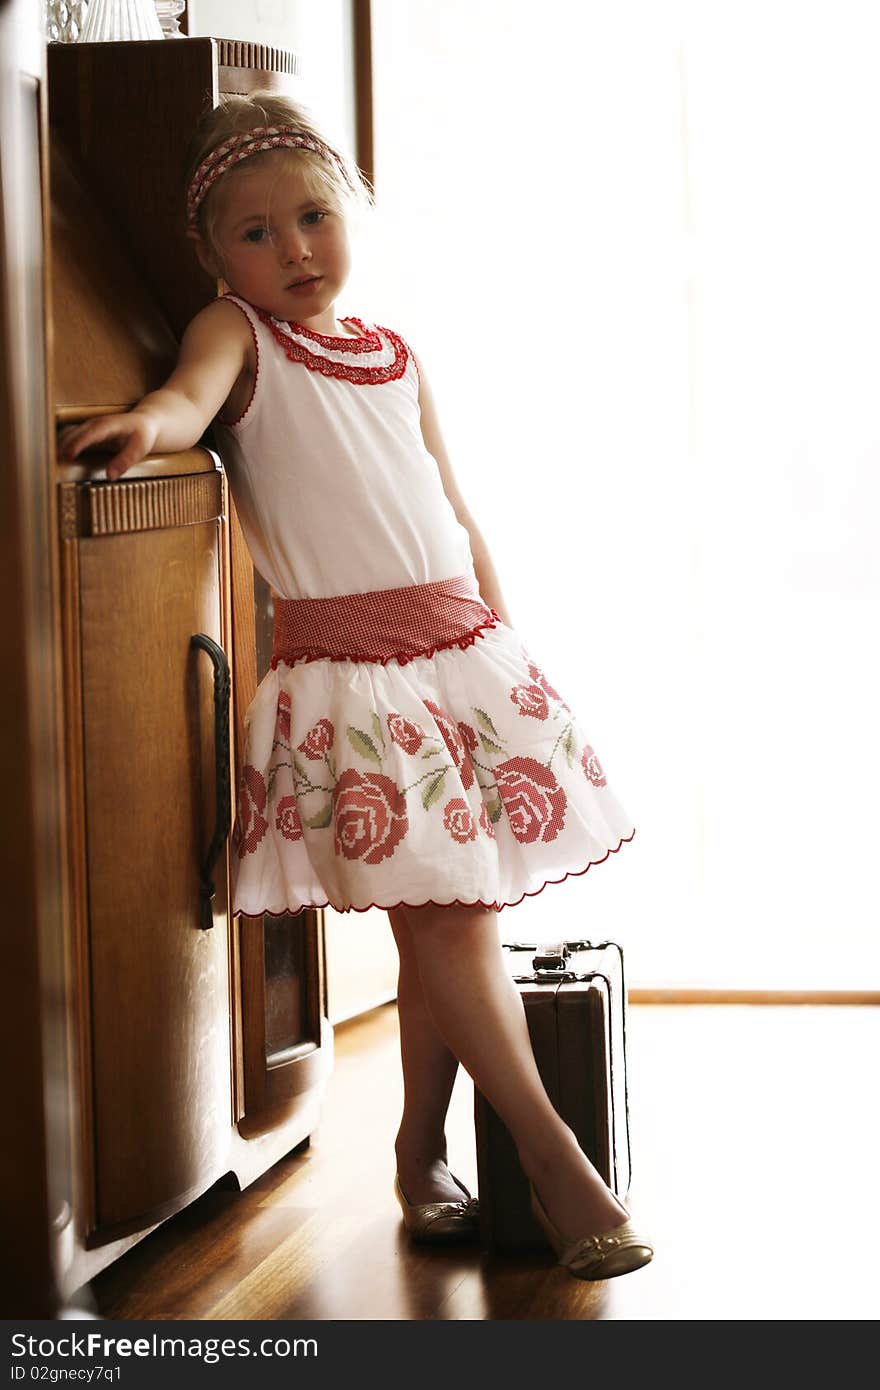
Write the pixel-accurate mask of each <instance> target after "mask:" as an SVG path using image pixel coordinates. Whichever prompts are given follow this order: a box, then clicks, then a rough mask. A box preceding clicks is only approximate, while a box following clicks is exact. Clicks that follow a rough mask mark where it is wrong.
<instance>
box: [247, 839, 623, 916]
mask: <svg viewBox="0 0 880 1390" xmlns="http://www.w3.org/2000/svg"><path fill="white" fill-rule="evenodd" d="M635 833H636V832H635V828H633V831H632V834H630V835H624V836H622V837H621V839H620V842H619V843H618V844H616V845H615V846H614V848H613V849H609V850H608V852H607V854H603V856H602V858H601V859H592V860H591V861H590V863H589V864H587V866H586V868H583V869H569V870H568V871H567V872H566V873H564V874H563V875H562V878H548V879H546V880H545V882H544V883H542V884H541V886H540V888H534V889H532V890H528V889H527V890H526V891H525V892H524V893H523V894H522V896H521V897H519V898H514V900H513V901H512V902H503V903H502V902H484V901H483V899H482V898H475V899H474V900H473V902H463V901H462V900H461V899H460V898H452V899H451V900H450V901H449V902H442V903H439V902H435V901H434V899H433V898H428V899H427V900H426V901H425V902H421V903H408V902H397V903H366V904H365V905H364V906H363V907H356V906H355V905H354V904H353V903H352V904H349V905H348V906H340V905H339V904H337V903H334V902H330V900H329V899H328V900H327V901H326V902H322V903H301V904H300V906H299V907H280V908H272V907H263V908H256V909H254V910H253V911H250V910H248V909H247V908H244V907H236V908H235V909H234V911H233V913H232V916H233V917H288V916H289V917H296V916H298V914H299V913H300V912H307V911H309V909H315V908H319V907H321V908H323V907H332V908H333V911H334V912H370V911H371V910H372V909H373V908H378V909H380V910H381V911H382V912H392V911H394V910H395V908H398V907H412V908H420V907H483V908H486V909H487V910H494V911H495V912H501V910H502V909H503V908H505V907H518V906H519V904H520V903H521V902H525V900H526V898H537V897H538V895H539V894H540V893H543V891H544V889H545V888H548V887H549V886H550V885H551V884H553V883H564V882H565V881H566V879H569V878H582V877H583V875H584V874H585V873H586V872H587V871H588V870H589V869H593V868H595V866H596V865H597V864H604V863H605V860H606V859H608V858H609V856H610V855H612V854H617V853H618V851H619V850H620V849H621V848H622V847H623V846H624V845H628V844H630V843H631V841H632V840H633V839H634V837H635Z"/></svg>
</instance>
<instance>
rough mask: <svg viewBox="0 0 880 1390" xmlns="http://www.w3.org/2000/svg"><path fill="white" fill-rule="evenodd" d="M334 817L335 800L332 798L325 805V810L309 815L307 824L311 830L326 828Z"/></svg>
mask: <svg viewBox="0 0 880 1390" xmlns="http://www.w3.org/2000/svg"><path fill="white" fill-rule="evenodd" d="M332 819H333V800H332V798H331V799H330V800H329V801H328V802H327V804H326V805H325V806H324V808H323V810H321V811H316V813H315V814H314V815H313V816H309V818H308V820H307V821H306V822H305V824H306V825H307V826H308V827H309V829H310V830H326V829H327V826H328V825H329V824H330V822H331V821H332Z"/></svg>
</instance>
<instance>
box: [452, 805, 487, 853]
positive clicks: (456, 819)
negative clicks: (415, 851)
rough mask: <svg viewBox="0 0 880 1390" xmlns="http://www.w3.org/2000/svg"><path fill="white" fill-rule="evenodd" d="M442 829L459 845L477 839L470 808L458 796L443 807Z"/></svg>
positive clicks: (475, 825) (474, 822) (475, 826)
mask: <svg viewBox="0 0 880 1390" xmlns="http://www.w3.org/2000/svg"><path fill="white" fill-rule="evenodd" d="M484 809H485V808H484ZM443 828H444V829H445V830H448V831H449V833H450V835H451V836H452V838H453V840H457V841H458V843H459V844H460V845H463V844H465V843H466V842H467V841H468V840H475V839H476V838H477V824H476V821H475V820H474V818H473V815H472V813H471V808H470V806H468V804H467V802H466V801H464V800H463V799H462V798H461V797H460V796H458V797H455V798H453V800H452V801H447V803H446V805H445V806H444V807H443Z"/></svg>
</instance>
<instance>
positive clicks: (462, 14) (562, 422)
mask: <svg viewBox="0 0 880 1390" xmlns="http://www.w3.org/2000/svg"><path fill="white" fill-rule="evenodd" d="M373 15H374V53H373V65H374V66H373V72H374V91H375V141H376V160H375V162H376V179H377V189H378V195H379V203H380V208H379V213H378V215H377V219H376V224H375V226H374V228H373V230H372V232H371V233H370V234H369V242H368V244H365V245H364V246H363V247H362V248H361V252H362V256H363V257H365V259H363V260H362V262H361V267H360V269H359V271H358V279H357V280H356V281H355V282H354V283H353V286H352V295H351V296H350V303H351V305H352V306H355V305H356V306H357V307H353V308H352V311H353V312H358V313H362V314H363V315H364V316H373V317H374V318H376V319H378V321H379V322H380V323H381V322H384V323H387V324H390V325H391V326H396V327H398V328H399V329H400V330H401V331H402V332H403V333H404V335H405V336H408V337H409V338H410V339H411V341H412V342H413V344H414V346H415V347H416V349H417V350H418V351H419V352H420V355H421V356H422V357H423V359H424V362H425V365H426V368H427V370H428V371H429V373H430V375H431V377H432V381H433V385H434V389H435V394H436V396H437V398H438V401H439V404H440V408H441V419H442V420H443V422H444V427H445V433H446V437H447V443H448V444H449V446H450V451H451V454H452V458H453V463H454V466H455V469H456V473H457V476H458V478H459V482H460V484H461V487H462V490H463V492H464V495H465V497H466V498H467V499H468V502H469V504H470V506H471V509H472V510H473V512H474V514H475V516H476V517H477V520H478V522H479V524H480V526H481V529H482V530H483V532H484V534H485V535H486V538H487V540H488V542H489V544H490V547H491V548H492V552H493V555H494V557H495V560H496V565H497V568H498V571H499V575H500V578H501V583H502V587H503V590H504V594H505V597H506V599H507V602H508V604H509V606H510V609H511V614H512V617H513V621H514V624H515V626H516V627H517V628H518V629H519V630H520V631H521V632H522V634H523V637H524V639H525V640H526V641H527V643H528V645H529V646H530V647H531V648H532V650H533V651H534V653H535V655H536V657H538V659H539V660H540V662H541V664H542V665H543V667H544V669H545V670H546V672H547V674H548V677H549V679H550V680H551V681H552V683H553V684H554V685H555V686H556V687H557V688H558V689H559V690H560V691H561V692H562V693H563V695H564V697H565V698H566V699H567V700H568V701H569V703H570V704H571V705H572V706H573V708H574V709H575V711H576V713H577V715H578V719H579V722H580V724H581V726H582V727H583V729H584V731H585V733H586V734H587V735H588V736H589V738H590V740H591V742H593V744H594V746H595V748H596V750H597V752H598V753H599V756H600V758H601V759H602V761H603V763H604V765H605V768H606V771H607V773H608V777H609V781H610V782H611V783H612V784H613V785H614V788H615V790H616V792H617V794H618V795H619V797H620V799H621V800H622V802H623V804H624V806H625V807H626V809H627V810H628V811H629V812H630V814H631V815H632V818H633V821H634V823H635V825H636V827H637V833H636V837H635V839H634V840H633V842H632V843H631V844H628V845H624V846H623V847H622V849H621V851H620V853H619V854H618V855H612V856H611V857H610V858H609V859H608V860H607V861H606V862H605V863H603V864H601V865H597V866H596V867H594V868H592V869H591V870H590V871H589V873H587V874H585V875H583V876H582V877H579V878H571V879H569V880H567V881H566V882H565V883H564V884H560V885H556V886H551V887H548V888H547V890H546V891H545V892H544V893H542V894H540V895H539V896H537V897H535V898H532V899H528V900H527V901H526V902H525V903H522V904H520V905H519V906H517V907H513V908H509V909H505V911H504V912H503V913H502V914H501V919H502V927H503V934H504V937H505V939H525V940H528V939H529V938H530V937H532V936H536V937H538V938H539V939H544V940H547V939H552V938H554V937H557V936H562V935H568V936H573V935H574V936H576V935H580V934H584V935H591V936H592V937H593V938H594V939H598V940H602V939H604V938H606V937H611V938H613V939H615V940H619V941H621V942H623V943H624V945H625V947H626V949H627V959H628V965H629V981H628V983H630V984H631V985H635V986H639V985H707V986H722V985H729V986H734V987H735V986H753V987H757V988H760V987H767V988H770V987H780V988H786V987H788V988H820V989H821V988H855V987H859V986H869V985H874V986H876V985H877V964H878V953H877V948H876V940H877V918H878V910H877V909H878V888H877V884H876V874H875V865H876V863H877V853H876V843H877V840H878V812H877V795H876V788H877V786H878V783H880V736H878V732H877V728H878V720H877V713H876V712H877V709H878V705H880V699H878V696H880V681H878V674H877V661H876V646H877V632H878V629H880V605H878V597H880V558H878V556H880V550H878V546H877V543H876V530H877V520H876V518H877V515H878V510H880V489H878V482H877V478H878V472H877V463H878V457H880V425H878V420H877V411H876V404H875V402H876V398H877V382H878V380H880V360H878V359H880V335H878V332H877V324H878V322H880V269H878V266H880V262H878V257H877V249H876V248H877V246H878V244H880V195H878V180H877V177H876V175H875V173H874V168H875V164H876V159H875V146H876V131H877V129H878V128H880V87H878V84H877V81H876V66H877V54H878V51H880V42H878V41H880V17H878V15H877V11H876V8H875V7H874V6H872V5H846V4H845V5H843V6H842V7H841V6H837V7H835V9H834V11H833V15H834V22H833V24H832V23H831V15H832V11H831V8H830V7H816V8H813V7H800V6H795V5H789V4H781V3H773V0H769V2H768V0H763V3H760V4H754V3H745V4H743V3H740V4H738V5H736V6H716V5H712V6H706V5H697V4H694V5H688V4H682V5H675V4H664V3H659V4H641V5H639V4H628V5H626V6H616V5H614V6H613V5H608V4H605V3H603V4H596V3H581V4H579V5H572V4H570V3H568V0H544V3H542V4H541V5H534V4H531V3H524V2H523V0H479V3H476V4H475V3H473V0H443V3H442V4H439V3H438V4H429V3H419V4H412V3H410V0H373ZM347 302H349V301H347Z"/></svg>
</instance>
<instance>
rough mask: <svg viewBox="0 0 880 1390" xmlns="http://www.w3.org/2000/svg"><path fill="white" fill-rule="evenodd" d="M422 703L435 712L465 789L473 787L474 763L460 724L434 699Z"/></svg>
mask: <svg viewBox="0 0 880 1390" xmlns="http://www.w3.org/2000/svg"><path fill="white" fill-rule="evenodd" d="M422 703H423V704H424V706H425V708H426V709H429V710H430V711H431V713H432V714H433V716H434V720H435V723H436V724H437V727H438V728H439V730H440V733H441V734H442V735H443V742H444V743H445V744H446V747H447V748H448V749H449V754H450V757H451V758H452V761H453V763H454V764H455V767H456V768H457V769H458V774H459V776H460V777H461V784H462V786H463V787H464V788H465V790H467V788H468V787H472V786H473V784H474V765H473V763H472V762H471V755H470V753H469V752H468V750H467V748H466V746H465V743H464V740H463V739H462V737H461V734H460V733H459V732H458V726H457V725H456V723H455V720H454V719H453V718H452V715H451V714H447V713H446V711H445V709H441V708H440V706H439V705H435V704H434V701H433V700H423V701H422Z"/></svg>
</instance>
